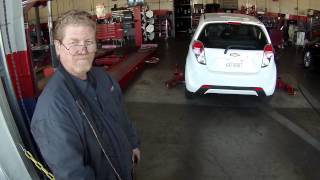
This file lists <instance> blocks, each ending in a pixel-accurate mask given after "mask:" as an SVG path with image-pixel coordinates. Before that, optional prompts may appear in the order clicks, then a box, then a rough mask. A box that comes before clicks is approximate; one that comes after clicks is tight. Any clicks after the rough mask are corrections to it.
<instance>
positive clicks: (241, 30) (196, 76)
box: [185, 13, 277, 98]
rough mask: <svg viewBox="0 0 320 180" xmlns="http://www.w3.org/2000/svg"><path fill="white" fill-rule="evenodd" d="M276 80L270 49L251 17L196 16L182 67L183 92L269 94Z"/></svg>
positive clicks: (262, 28) (262, 29)
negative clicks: (183, 69) (197, 17)
mask: <svg viewBox="0 0 320 180" xmlns="http://www.w3.org/2000/svg"><path fill="white" fill-rule="evenodd" d="M276 80H277V69H276V64H275V61H274V50H273V47H272V44H271V40H270V37H269V34H268V32H267V30H266V28H265V26H264V25H263V24H262V23H261V22H260V21H259V20H258V19H256V18H255V17H252V16H247V15H242V14H231V13H208V14H203V15H202V16H201V18H200V21H199V25H198V27H197V29H196V31H195V33H194V35H193V38H192V40H191V43H190V46H189V51H188V55H187V59H186V66H185V83H186V90H185V92H186V93H185V94H186V97H187V98H190V97H192V96H193V95H194V94H207V93H218V94H243V95H254V96H271V95H273V93H274V90H275V87H276Z"/></svg>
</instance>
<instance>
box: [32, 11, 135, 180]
mask: <svg viewBox="0 0 320 180" xmlns="http://www.w3.org/2000/svg"><path fill="white" fill-rule="evenodd" d="M95 34H96V25H95V22H94V21H92V20H91V19H90V14H88V13H86V12H84V11H77V10H71V11H69V12H66V13H65V14H64V15H62V16H61V17H60V18H58V20H57V22H56V25H55V29H54V44H55V48H56V53H57V56H58V58H59V60H60V67H59V68H58V70H57V71H56V73H55V74H54V75H53V77H52V78H51V79H50V81H49V82H48V84H47V86H46V87H45V89H44V90H43V92H42V94H41V95H40V97H39V99H38V103H37V106H36V109H35V112H34V115H33V118H32V122H31V132H32V134H33V137H34V139H35V141H36V143H37V145H38V147H39V149H40V152H41V154H42V156H43V158H44V159H45V161H46V163H47V164H48V166H49V167H50V169H51V171H52V172H53V174H54V176H55V178H56V179H57V180H60V179H68V180H73V179H76V180H82V179H83V180H84V179H86V180H94V179H97V180H100V179H101V180H102V179H103V180H109V179H111V180H113V179H122V180H127V179H129V180H130V179H132V174H131V171H132V166H133V161H134V160H137V161H139V160H140V150H139V139H138V136H137V132H136V130H135V129H134V128H133V126H132V124H131V122H130V121H129V119H128V117H127V113H126V112H125V108H124V105H123V102H122V95H121V90H120V87H119V85H118V84H117V82H115V81H114V80H113V79H112V78H111V77H110V76H109V75H108V74H107V73H106V72H105V71H104V70H102V69H99V68H92V61H93V59H94V56H95V52H96V41H95V39H96V37H95ZM67 76H68V77H69V80H71V81H67V79H68V78H67ZM71 84H73V85H74V87H75V89H76V91H78V93H79V94H80V95H81V99H82V100H84V101H85V102H86V106H85V107H84V108H85V109H87V112H90V113H89V114H85V113H83V111H81V108H79V106H77V103H76V99H75V98H74V97H73V96H72V92H71V90H70V89H69V86H70V85H71ZM87 117H89V119H91V120H93V122H94V127H95V128H92V127H91V126H90V125H89V122H88V121H89V120H88V119H86V118H87ZM94 132H95V133H97V134H98V136H100V140H101V141H102V143H101V144H99V142H98V139H97V137H96V135H95V134H94Z"/></svg>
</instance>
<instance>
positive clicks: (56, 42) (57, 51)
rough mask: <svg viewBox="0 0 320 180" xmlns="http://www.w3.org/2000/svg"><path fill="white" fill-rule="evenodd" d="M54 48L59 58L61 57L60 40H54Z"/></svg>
mask: <svg viewBox="0 0 320 180" xmlns="http://www.w3.org/2000/svg"><path fill="white" fill-rule="evenodd" d="M54 47H55V49H56V53H57V56H58V57H59V55H60V47H61V43H60V41H59V40H54Z"/></svg>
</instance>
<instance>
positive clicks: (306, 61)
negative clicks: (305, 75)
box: [303, 51, 313, 69]
mask: <svg viewBox="0 0 320 180" xmlns="http://www.w3.org/2000/svg"><path fill="white" fill-rule="evenodd" d="M312 63H313V59H312V55H311V52H310V51H306V52H305V53H304V55H303V67H304V68H306V69H312Z"/></svg>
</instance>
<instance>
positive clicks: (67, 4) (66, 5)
mask: <svg viewBox="0 0 320 180" xmlns="http://www.w3.org/2000/svg"><path fill="white" fill-rule="evenodd" d="M145 2H146V3H147V4H148V5H149V7H150V8H151V9H159V8H160V9H166V10H173V2H174V0H145ZM159 2H160V6H159ZM297 2H298V12H297ZM98 3H104V4H105V6H106V7H107V9H108V12H110V9H111V8H112V7H113V4H117V6H118V7H123V6H127V0H54V1H52V11H53V16H54V19H55V18H56V17H57V16H59V15H60V14H62V13H63V12H65V11H67V10H69V9H82V10H87V11H91V12H94V10H95V6H96V4H98ZM193 3H194V4H197V3H203V4H207V3H221V4H222V3H223V0H193ZM247 4H248V5H256V7H257V9H258V10H265V9H267V11H268V12H274V13H284V14H294V15H296V14H297V13H298V14H299V15H306V14H307V9H317V10H320V0H277V1H274V0H238V7H239V8H240V7H241V6H242V5H244V6H246V5H247ZM40 16H41V17H42V18H41V22H46V21H47V10H46V9H45V8H43V9H41V10H40ZM34 17H35V15H34V9H31V11H30V12H29V20H30V23H34Z"/></svg>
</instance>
